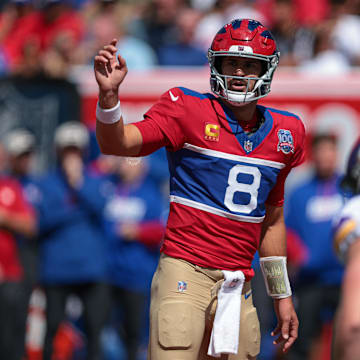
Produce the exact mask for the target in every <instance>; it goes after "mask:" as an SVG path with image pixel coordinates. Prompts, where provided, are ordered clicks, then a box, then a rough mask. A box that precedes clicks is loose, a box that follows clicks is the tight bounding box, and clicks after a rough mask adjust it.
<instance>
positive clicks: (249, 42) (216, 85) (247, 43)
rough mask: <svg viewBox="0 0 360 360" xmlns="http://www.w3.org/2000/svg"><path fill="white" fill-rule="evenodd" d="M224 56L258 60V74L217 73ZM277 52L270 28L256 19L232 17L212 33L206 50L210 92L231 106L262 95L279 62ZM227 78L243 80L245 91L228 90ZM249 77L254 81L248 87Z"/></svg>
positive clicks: (267, 87) (268, 87)
mask: <svg viewBox="0 0 360 360" xmlns="http://www.w3.org/2000/svg"><path fill="white" fill-rule="evenodd" d="M224 56H241V57H246V58H253V59H258V60H261V61H262V62H263V64H264V66H263V69H264V71H263V74H262V75H261V76H260V77H258V78H254V77H245V76H229V75H224V74H222V73H221V59H222V57H224ZM279 57H280V53H279V51H278V50H277V47H276V42H275V40H274V38H273V36H272V34H271V33H270V31H269V30H268V29H267V28H266V27H265V26H263V25H262V24H261V23H260V22H258V21H255V20H250V19H236V20H233V21H232V22H231V23H230V24H226V25H225V26H223V27H222V28H221V29H220V30H219V32H218V33H217V34H216V35H215V38H214V40H213V42H212V44H211V47H210V49H209V51H208V60H209V65H210V71H211V74H210V85H211V91H212V92H213V93H214V94H216V95H218V96H220V97H222V98H224V99H226V100H228V101H229V102H231V103H232V104H234V105H241V104H244V103H247V102H251V101H254V100H256V99H259V98H262V97H264V96H266V95H267V94H268V93H269V92H270V86H271V81H272V78H273V75H274V71H275V69H276V67H277V65H278V63H279ZM227 78H232V79H241V80H246V81H247V88H246V91H245V92H239V91H232V90H229V89H228V86H227ZM250 80H256V81H255V85H254V88H253V89H252V90H250V89H249V85H250Z"/></svg>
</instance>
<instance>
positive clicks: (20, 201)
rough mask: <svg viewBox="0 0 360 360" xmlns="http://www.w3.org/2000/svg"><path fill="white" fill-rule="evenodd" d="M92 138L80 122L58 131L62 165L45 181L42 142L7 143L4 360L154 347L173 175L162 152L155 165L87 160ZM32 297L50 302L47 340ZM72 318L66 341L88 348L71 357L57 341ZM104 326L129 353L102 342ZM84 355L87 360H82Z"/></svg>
mask: <svg viewBox="0 0 360 360" xmlns="http://www.w3.org/2000/svg"><path fill="white" fill-rule="evenodd" d="M89 139H90V134H89V130H88V129H87V127H86V126H85V125H83V124H82V123H80V122H75V121H69V122H65V123H63V124H61V125H60V126H58V127H57V129H56V131H55V134H54V147H55V148H56V161H57V166H56V167H55V168H54V169H52V170H49V171H45V172H44V173H43V174H42V175H41V176H40V175H39V174H37V173H36V172H34V171H33V165H34V161H35V160H36V159H35V157H36V146H37V144H36V141H35V137H34V135H33V134H32V133H31V132H30V131H28V130H27V129H25V128H17V129H13V130H12V131H11V132H9V133H8V135H7V137H6V140H4V142H3V144H2V145H1V148H0V149H1V152H0V155H1V159H0V166H1V175H0V319H1V321H0V357H1V358H2V359H7V360H21V359H23V357H24V354H25V353H26V354H27V357H26V358H27V359H29V360H40V359H43V360H51V359H57V360H69V359H76V358H78V359H89V360H100V359H104V358H106V359H109V360H110V359H120V358H123V359H133V360H135V359H137V358H138V357H137V356H138V353H139V349H140V347H141V345H143V346H146V345H144V344H146V342H147V331H146V329H147V320H146V319H147V311H148V310H147V309H148V302H149V300H148V297H149V289H150V283H151V279H152V275H153V273H154V271H155V268H156V266H157V261H158V257H159V247H160V242H161V240H162V236H163V232H164V226H165V222H166V217H167V206H166V201H167V197H166V194H167V190H166V189H167V187H166V186H165V185H164V184H165V183H166V180H167V169H166V166H160V168H161V170H160V171H159V164H161V163H162V161H163V160H162V159H163V158H162V154H155V155H154V156H155V159H156V163H157V165H158V166H154V167H152V166H151V163H152V161H153V158H154V157H149V158H146V159H145V158H140V159H136V160H134V159H133V160H131V159H128V158H119V157H113V156H103V155H99V156H98V157H96V158H95V159H92V161H89V158H88V151H89V145H90V143H89ZM36 289H37V290H36ZM40 289H41V290H40ZM34 291H38V292H39V291H41V296H42V297H43V298H44V300H45V304H46V305H44V306H42V307H39V306H38V307H37V310H36V311H35V312H38V313H39V312H41V313H42V315H41V316H40V318H39V316H38V317H37V320H35V324H36V322H39V319H40V320H41V319H43V320H42V323H43V325H44V326H43V327H44V328H45V329H46V330H45V331H44V332H42V331H40V330H39V326H35V327H34V316H32V317H29V314H31V313H34V309H32V311H31V308H34V304H33V305H31V301H30V299H31V296H32V295H34ZM38 296H39V294H38ZM74 297H75V298H76V299H77V301H78V303H79V304H80V305H81V309H82V310H81V311H80V313H79V316H78V317H79V318H81V322H80V323H77V324H75V323H76V317H75V319H74V318H73V319H71V316H70V317H69V316H68V315H69V313H68V312H67V307H68V302H69V301H70V304H71V298H74ZM29 304H30V308H29ZM70 307H71V306H70ZM73 307H74V306H73ZM35 308H36V306H35ZM75 308H76V306H75ZM70 313H71V311H70ZM35 318H36V317H35ZM66 319H68V323H69V324H72V325H73V329H74V328H75V327H76V331H72V332H69V331H67V336H68V337H70V338H71V337H72V340H74V333H77V334H78V337H80V334H82V333H83V334H84V336H83V340H84V341H83V342H82V343H83V344H82V346H75V342H74V343H73V346H72V348H71V349H69V347H68V350H67V351H66V352H64V349H63V348H64V344H62V342H61V341H60V342H59V341H56V338H57V337H58V334H59V332H60V334H61V329H64V327H63V324H64V321H66ZM70 320H71V321H70ZM106 327H108V328H109V331H110V330H111V331H112V333H114V334H115V333H116V334H118V335H116V337H117V339H121V341H120V340H118V343H119V344H120V343H121V344H122V345H121V347H120V346H117V347H115V350H114V346H112V350H111V349H110V347H109V346H108V345H106V341H108V339H109V337H105V340H102V333H103V330H104V329H105V328H106ZM26 329H27V330H26ZM63 331H64V330H63ZM109 331H108V332H109ZM29 337H31V338H33V340H32V341H29ZM110 338H111V337H110ZM26 339H27V340H26ZM34 339H35V340H36V341H35V342H36V343H37V344H38V347H37V350H38V352H36V347H35V349H34V347H33V346H32V343H34ZM104 341H105V344H104ZM25 344H26V345H25ZM76 349H77V350H79V351H80V350H81V351H82V355H79V354H78V357H75V354H76ZM109 349H110V350H109ZM119 349H123V351H122V353H123V357H121V355H120V354H119V351H120V350H119ZM106 351H107V352H108V354H107V356H106V357H105V354H104V357H103V356H102V354H103V353H105V352H106Z"/></svg>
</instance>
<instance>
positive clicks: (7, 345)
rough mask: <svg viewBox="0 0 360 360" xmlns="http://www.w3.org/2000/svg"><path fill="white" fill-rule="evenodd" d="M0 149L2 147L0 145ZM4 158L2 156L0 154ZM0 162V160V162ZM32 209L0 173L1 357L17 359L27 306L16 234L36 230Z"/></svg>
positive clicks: (10, 180)
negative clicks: (25, 305) (25, 306)
mask: <svg viewBox="0 0 360 360" xmlns="http://www.w3.org/2000/svg"><path fill="white" fill-rule="evenodd" d="M0 150H1V152H3V151H4V150H3V147H2V145H1V149H0ZM0 158H1V160H2V161H3V160H4V156H1V157H0ZM1 166H3V164H1ZM35 228H36V225H35V217H34V212H33V210H32V209H31V207H30V205H29V204H28V203H27V201H26V199H25V198H24V195H23V191H22V188H21V185H20V184H19V183H18V182H17V181H16V180H15V179H14V178H12V177H10V176H5V175H1V177H0V354H1V358H2V359H7V360H21V359H22V357H23V355H24V340H25V337H24V334H25V322H24V318H26V314H27V308H24V306H23V305H24V297H26V294H25V292H24V287H23V283H22V281H23V278H24V271H23V268H22V266H21V261H20V258H19V249H18V244H17V237H18V236H19V235H22V236H25V237H27V238H30V237H32V236H34V234H35V231H36V229H35Z"/></svg>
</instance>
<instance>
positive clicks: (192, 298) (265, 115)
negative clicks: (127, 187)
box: [94, 19, 304, 360]
mask: <svg viewBox="0 0 360 360" xmlns="http://www.w3.org/2000/svg"><path fill="white" fill-rule="evenodd" d="M115 44H116V40H115V39H114V40H113V41H112V42H111V43H110V44H108V45H105V46H104V48H103V49H101V50H100V51H99V52H98V54H97V55H96V56H95V61H94V69H95V77H96V80H97V83H98V86H99V101H98V106H97V110H96V117H97V122H96V135H97V140H98V143H99V146H100V148H101V151H102V152H103V153H105V154H113V155H120V156H144V155H147V154H150V153H152V152H153V151H155V150H157V149H159V148H160V147H162V146H165V147H166V149H167V154H168V162H169V170H170V214H169V218H168V223H167V229H166V233H165V237H164V241H163V245H162V248H161V252H162V255H161V258H160V261H159V265H158V268H157V271H156V273H155V275H154V278H153V282H152V291H151V308H150V344H149V357H148V358H149V359H151V360H166V359H172V360H173V359H182V360H195V359H212V358H215V357H220V356H221V354H230V355H229V357H228V359H254V358H255V357H256V355H257V354H258V352H259V345H260V335H259V323H258V319H257V315H256V309H255V308H254V307H253V304H252V297H251V287H250V280H251V278H252V276H253V274H254V273H253V270H252V268H251V262H252V259H253V256H254V254H255V252H256V251H257V250H258V249H259V252H260V255H261V259H260V261H261V266H262V270H263V274H264V278H265V284H266V287H267V291H268V294H269V295H270V296H272V297H273V298H274V308H275V312H276V315H277V318H278V325H277V327H276V329H275V330H274V331H273V335H274V336H275V340H274V343H275V344H280V346H281V347H282V350H283V351H284V352H286V351H287V350H288V349H289V348H290V347H291V345H292V344H293V342H294V341H295V339H296V338H297V329H298V320H297V316H296V313H295V311H294V307H293V303H292V299H291V288H290V284H289V280H288V275H287V270H286V242H285V226H284V218H283V202H284V182H285V179H286V177H287V175H288V173H289V171H290V170H291V168H293V167H294V166H297V165H298V164H300V163H301V162H302V161H303V141H304V126H303V123H302V121H301V120H300V119H299V118H298V117H297V116H296V115H294V114H291V113H288V112H285V111H281V110H276V109H271V108H267V107H264V106H260V105H258V104H257V100H258V99H260V98H262V97H264V96H266V95H267V94H268V93H269V92H270V86H271V81H272V78H273V75H274V71H275V69H276V67H277V65H278V63H279V52H278V50H277V47H276V43H275V40H274V38H273V36H272V35H271V33H270V31H269V30H268V29H267V28H265V27H264V26H263V25H262V24H261V23H259V22H258V21H254V20H249V19H237V20H234V21H232V22H231V23H229V24H226V25H225V26H223V27H222V28H221V29H220V30H219V32H218V33H217V34H216V35H215V37H214V40H213V42H212V44H211V47H210V49H209V52H208V59H209V64H210V84H211V90H212V93H213V94H210V93H205V94H203V93H198V92H196V91H193V90H191V89H187V88H184V87H174V88H172V89H170V90H168V91H167V92H165V93H164V94H163V95H162V96H161V98H160V100H159V101H158V102H157V103H156V104H154V105H153V106H152V107H151V109H150V110H149V111H148V112H147V113H146V114H145V116H144V120H143V121H141V122H139V123H136V124H128V125H124V123H123V118H122V113H121V105H120V101H119V99H118V89H119V86H120V84H121V83H122V82H123V80H124V78H125V76H126V74H127V67H126V62H125V59H124V58H122V57H121V56H118V57H116V56H115V54H116V51H117V49H116V47H115ZM240 309H241V311H240Z"/></svg>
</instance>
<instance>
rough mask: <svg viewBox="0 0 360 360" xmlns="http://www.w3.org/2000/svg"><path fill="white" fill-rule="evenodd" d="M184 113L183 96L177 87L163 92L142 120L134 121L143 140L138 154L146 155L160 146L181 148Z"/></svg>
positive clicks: (183, 139)
mask: <svg viewBox="0 0 360 360" xmlns="http://www.w3.org/2000/svg"><path fill="white" fill-rule="evenodd" d="M185 113H186V111H185V104H184V97H183V93H182V91H181V90H180V89H179V88H172V89H170V90H169V91H167V92H166V93H164V94H163V95H162V96H161V97H160V99H159V101H158V102H157V103H156V104H154V105H153V106H152V107H151V108H150V109H149V111H147V112H146V113H145V115H144V120H143V121H141V122H138V123H134V125H135V126H136V127H137V128H138V129H139V131H140V133H141V135H142V140H143V145H142V149H141V152H140V155H148V154H150V153H151V152H154V151H155V150H157V149H159V148H160V147H162V146H166V148H167V149H168V150H170V151H176V150H179V149H180V148H182V146H183V144H184V143H185V135H184V131H183V123H184V118H185Z"/></svg>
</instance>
